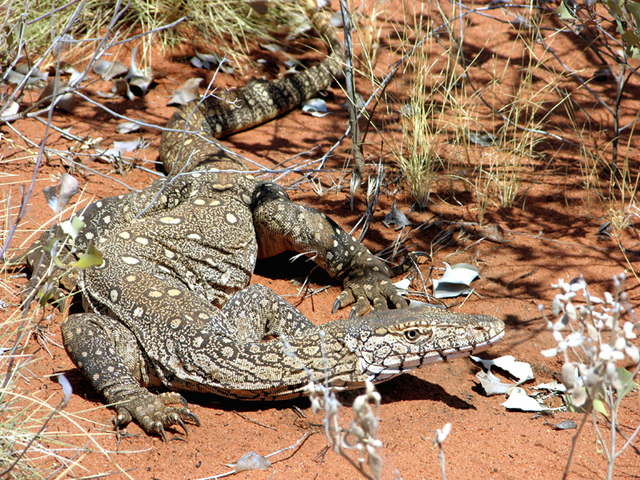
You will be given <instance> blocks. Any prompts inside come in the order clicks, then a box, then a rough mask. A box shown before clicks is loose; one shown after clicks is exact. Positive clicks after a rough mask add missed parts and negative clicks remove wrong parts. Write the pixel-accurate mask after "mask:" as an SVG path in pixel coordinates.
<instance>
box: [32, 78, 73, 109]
mask: <svg viewBox="0 0 640 480" xmlns="http://www.w3.org/2000/svg"><path fill="white" fill-rule="evenodd" d="M56 86H57V88H56ZM67 90H68V89H67V85H66V84H64V83H62V81H61V80H58V82H56V80H55V79H54V80H50V81H49V83H47V86H46V87H44V89H43V90H42V92H40V96H39V97H38V101H42V104H43V105H50V104H51V103H52V102H53V100H54V99H53V95H54V94H56V95H57V98H58V101H57V102H56V107H57V108H59V109H60V110H62V111H64V112H68V113H71V112H72V111H73V109H74V107H75V102H74V100H75V94H74V93H73V92H67ZM65 92H66V93H65Z"/></svg>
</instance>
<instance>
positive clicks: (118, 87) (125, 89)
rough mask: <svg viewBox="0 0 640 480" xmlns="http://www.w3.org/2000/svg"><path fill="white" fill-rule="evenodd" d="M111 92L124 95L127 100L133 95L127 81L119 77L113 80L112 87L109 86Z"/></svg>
mask: <svg viewBox="0 0 640 480" xmlns="http://www.w3.org/2000/svg"><path fill="white" fill-rule="evenodd" d="M111 92H112V93H113V94H114V96H115V95H126V97H127V98H128V99H129V100H133V99H134V98H135V95H133V93H131V89H130V88H129V83H128V82H127V81H126V80H124V79H122V78H120V79H118V80H116V81H115V82H113V87H112V88H111Z"/></svg>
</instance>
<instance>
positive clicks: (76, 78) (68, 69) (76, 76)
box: [61, 64, 84, 87]
mask: <svg viewBox="0 0 640 480" xmlns="http://www.w3.org/2000/svg"><path fill="white" fill-rule="evenodd" d="M61 72H62V73H64V74H65V75H69V77H70V78H69V82H68V83H69V86H71V87H74V86H75V85H77V84H78V83H80V81H81V80H82V79H83V78H84V74H83V73H82V72H79V71H77V70H76V69H75V68H73V67H72V66H71V65H69V64H67V65H65V66H64V67H63V68H62V70H61Z"/></svg>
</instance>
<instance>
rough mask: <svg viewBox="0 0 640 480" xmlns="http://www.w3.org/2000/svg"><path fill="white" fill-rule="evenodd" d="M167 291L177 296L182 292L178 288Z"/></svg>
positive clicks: (171, 295) (172, 295) (170, 294)
mask: <svg viewBox="0 0 640 480" xmlns="http://www.w3.org/2000/svg"><path fill="white" fill-rule="evenodd" d="M167 293H168V294H169V296H170V297H177V296H178V295H180V293H181V292H180V290H178V289H176V288H172V289H171V290H169V291H168V292H167Z"/></svg>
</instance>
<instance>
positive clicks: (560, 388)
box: [531, 380, 567, 393]
mask: <svg viewBox="0 0 640 480" xmlns="http://www.w3.org/2000/svg"><path fill="white" fill-rule="evenodd" d="M531 388H532V389H534V390H548V391H550V392H558V393H564V392H566V391H567V387H565V386H564V385H563V384H561V383H560V382H558V381H557V380H554V381H553V382H549V383H539V384H538V385H535V386H533V387H531Z"/></svg>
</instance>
